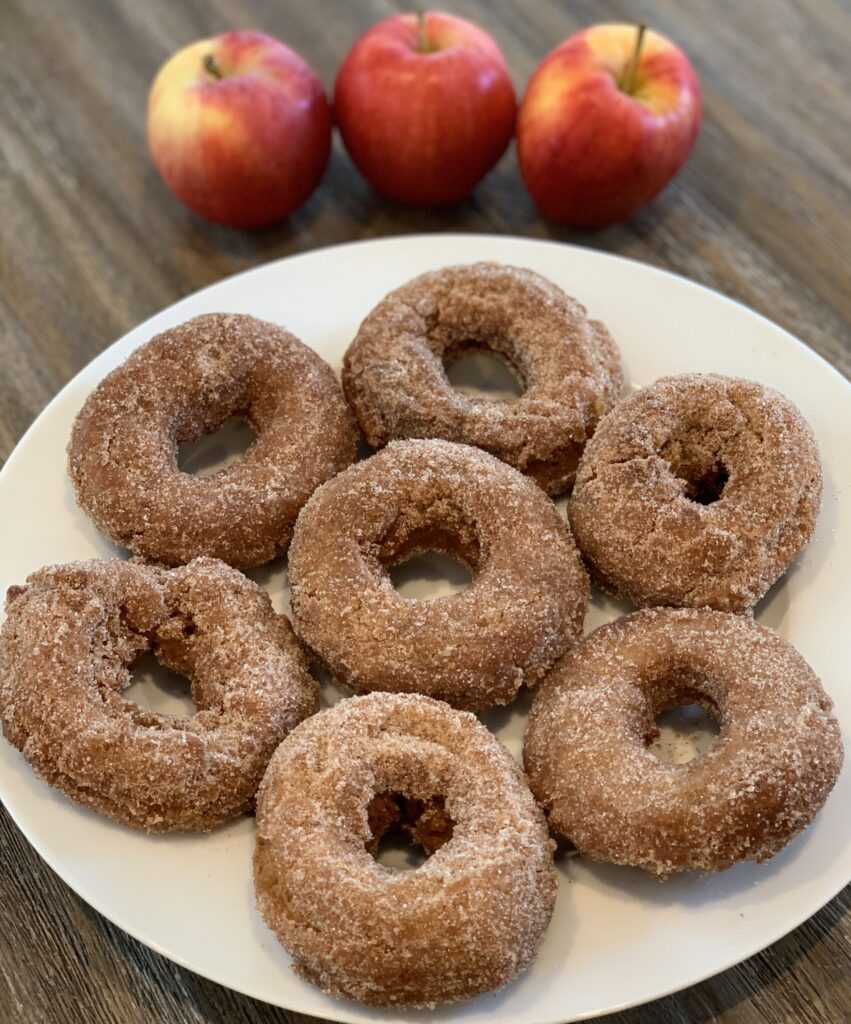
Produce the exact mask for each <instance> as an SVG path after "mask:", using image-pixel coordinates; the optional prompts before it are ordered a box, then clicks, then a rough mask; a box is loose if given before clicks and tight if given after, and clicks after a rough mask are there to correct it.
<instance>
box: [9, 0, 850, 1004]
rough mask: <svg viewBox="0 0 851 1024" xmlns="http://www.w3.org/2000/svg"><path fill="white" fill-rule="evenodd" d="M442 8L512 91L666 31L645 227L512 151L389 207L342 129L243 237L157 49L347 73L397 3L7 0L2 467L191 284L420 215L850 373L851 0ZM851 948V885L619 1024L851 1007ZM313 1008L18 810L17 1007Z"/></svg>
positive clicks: (13, 885) (12, 947)
mask: <svg viewBox="0 0 851 1024" xmlns="http://www.w3.org/2000/svg"><path fill="white" fill-rule="evenodd" d="M447 6H448V7H451V9H453V10H454V11H456V12H457V13H460V14H464V15H467V16H469V17H471V18H472V19H474V20H476V21H478V22H479V23H481V24H482V25H484V26H485V27H487V28H489V29H490V30H491V31H492V33H493V34H494V35H495V36H496V38H497V39H498V41H499V42H500V43H501V45H502V46H503V48H504V50H505V52H506V55H507V57H508V61H509V65H510V67H511V69H512V73H513V75H514V77H515V83H516V85H517V87H518V89H522V87H523V85H524V83H525V81H526V80H527V79H528V77H529V74H530V73H531V71H532V69H533V68H534V66H535V64H536V63H537V61H538V60H539V59H540V58H541V57H542V56H543V55H544V54H545V53H546V52H547V51H548V50H549V49H550V48H551V47H552V46H553V45H555V44H556V43H557V42H559V41H560V40H561V39H562V38H564V37H565V36H566V35H568V34H569V33H571V32H572V31H574V30H576V29H577V28H579V27H581V26H583V25H586V24H590V23H592V22H595V21H600V20H634V19H636V18H641V19H646V20H647V21H648V22H649V23H650V24H651V26H653V27H655V28H657V29H658V30H660V31H662V32H664V33H666V34H668V35H670V36H671V37H673V38H674V39H675V40H677V41H678V42H679V43H680V44H681V45H682V46H683V47H684V49H685V50H686V51H687V52H688V53H689V54H690V56H691V57H692V59H693V61H694V63H695V65H696V67H697V70H698V73H699V75H700V78H701V80H702V83H703V87H704V100H705V120H704V126H703V131H702V134H701V137H700V140H699V142H698V145H697V148H696V150H695V152H694V154H693V156H692V158H691V160H690V162H689V163H688V165H687V166H686V168H685V170H684V171H683V172H682V174H681V175H680V176H679V177H678V179H677V180H676V182H675V183H674V184H673V185H672V186H671V187H669V188H668V190H667V191H666V192H665V193H664V194H663V195H662V197H660V198H659V199H658V200H657V201H656V202H655V203H654V204H653V205H652V206H651V207H650V208H648V209H647V210H645V211H644V212H642V213H641V214H640V215H639V216H637V217H636V218H635V219H634V220H633V221H632V222H631V223H629V224H626V225H622V226H617V227H612V228H609V229H606V230H604V231H599V232H595V233H579V232H570V231H567V230H564V229H561V228H558V227H556V226H554V225H551V224H548V223H546V222H545V221H543V220H542V219H541V218H540V217H539V216H538V215H537V213H536V211H535V208H534V206H533V205H532V202H531V200H530V199H529V198H528V197H527V195H526V194H525V192H524V190H523V188H522V186H521V184H520V181H519V178H518V174H517V167H516V162H515V159H514V155H513V152H512V153H509V154H507V155H506V156H505V158H504V159H503V161H502V162H501V163H500V165H499V166H498V168H497V169H496V170H495V171H494V172H493V173H492V174H491V175H490V177H489V178H488V179H487V180H486V181H485V182H484V183H483V184H482V185H481V186H480V188H479V189H478V191H477V192H476V194H475V197H474V198H473V199H472V200H470V201H469V202H468V203H466V204H464V205H463V206H462V207H460V208H458V209H453V210H448V211H441V212H437V213H435V212H425V211H419V210H412V209H405V208H403V207H399V206H395V205H393V204H390V203H386V202H383V201H382V200H380V199H378V198H377V197H376V196H375V195H374V194H373V193H372V192H371V191H370V189H369V187H368V186H367V185H366V184H365V183H364V182H363V181H362V180H361V179H360V178H359V177H358V176H357V174H356V173H355V171H354V170H353V168H352V166H351V164H350V163H349V161H348V159H347V157H346V156H345V154H344V152H343V151H342V149H341V148H340V146H339V144H338V143H335V150H334V154H333V157H332V161H331V165H330V167H329V169H328V172H327V175H326V177H325V179H324V181H323V182H322V185H321V186H320V188H319V189H318V190H317V192H316V193H315V194H314V196H313V197H312V198H311V199H310V200H309V201H308V203H307V204H306V205H305V206H304V207H303V208H302V209H301V210H299V211H298V212H297V213H296V214H295V215H294V216H293V217H292V218H291V219H290V220H289V221H288V222H287V223H285V224H282V225H281V226H279V227H277V228H274V229H269V230H264V231H261V232H257V233H253V234H244V233H239V232H233V231H229V230H226V229H223V228H218V227H214V226H211V225H208V224H204V223H202V222H200V221H199V220H197V219H196V218H194V217H193V216H192V215H191V214H189V213H188V212H187V211H186V210H184V209H183V208H182V207H181V206H180V204H179V203H178V202H177V201H176V200H175V199H174V198H173V197H172V196H171V195H170V194H168V192H167V191H166V190H165V187H164V186H163V185H162V183H161V182H160V180H159V179H158V177H157V175H156V173H155V171H154V169H153V167H152V165H151V162H150V160H149V158H148V155H147V152H146V148H145V124H144V111H145V98H146V92H147V88H148V86H149V84H150V81H151V78H152V76H153V74H154V72H155V71H156V69H157V67H158V66H159V64H160V63H161V62H162V61H163V60H164V59H165V58H166V57H167V56H168V55H169V54H170V53H171V52H172V51H173V50H174V49H175V48H176V47H178V46H180V45H183V44H185V43H188V42H190V41H192V40H194V39H196V38H200V37H202V36H206V35H210V34H212V33H216V32H219V31H222V30H225V29H228V28H233V27H249V26H251V27H259V28H262V29H264V30H266V31H269V32H271V33H273V34H275V35H278V36H280V37H281V38H283V39H285V40H286V41H287V42H289V43H290V45H292V46H293V47H295V48H296V49H297V50H298V51H299V52H301V53H302V54H303V55H304V56H305V57H306V58H307V59H308V60H309V61H310V62H311V63H312V64H313V65H314V67H315V68H316V69H317V71H318V72H319V74H320V76H321V77H322V79H323V80H324V82H325V83H326V86H328V87H330V86H331V84H332V82H333V77H334V73H335V70H336V68H337V66H338V64H339V62H340V60H341V59H342V57H343V55H344V54H345V52H346V50H347V48H348V46H349V45H350V43H351V42H352V41H353V39H354V38H355V37H356V35H357V34H358V33H359V32H360V31H362V30H363V29H364V28H366V27H367V26H368V25H369V24H371V23H372V22H373V21H375V20H377V19H378V18H380V17H384V16H386V15H387V14H390V13H392V12H393V11H395V10H397V9H400V8H399V5H397V4H396V3H393V2H390V0H387V2H379V0H373V2H369V0H361V2H352V3H342V2H335V0H311V2H298V0H268V2H267V0H153V2H151V0H148V2H145V3H139V2H137V0H112V2H110V0H2V3H0V361H1V362H0V366H2V371H0V457H2V458H5V457H6V456H8V454H9V452H10V451H11V450H12V447H13V446H14V445H15V443H16V442H17V440H18V439H19V438H20V436H21V434H22V433H23V431H24V430H25V429H26V427H27V426H28V425H29V424H30V423H31V422H32V420H33V419H34V418H35V416H36V415H37V414H38V412H39V411H40V410H41V409H42V408H43V406H44V405H45V404H46V402H47V401H48V400H49V399H50V398H51V396H52V395H53V394H55V393H56V391H58V390H59V388H60V387H61V386H62V385H63V384H64V383H65V382H66V381H67V380H68V379H69V378H70V377H72V376H73V375H74V374H75V373H76V372H77V371H78V370H79V369H80V368H81V367H82V366H83V365H84V364H85V363H87V362H88V361H89V360H90V359H91V358H92V357H93V356H94V355H96V354H97V353H98V352H100V351H101V350H102V349H103V348H104V347H106V346H107V345H108V344H110V343H111V342H112V341H114V340H115V339H116V338H117V337H119V336H120V335H121V334H123V333H124V332H125V331H127V330H128V329H129V328H130V327H132V326H133V325H134V324H136V323H137V322H139V321H140V320H142V319H143V318H145V317H147V316H149V315H150V314H152V313H154V312H156V311H157V310H159V309H160V308H162V307H163V306H165V305H167V304H169V303H171V302H173V301H174V300H175V299H177V298H179V297H180V296H182V295H185V294H187V293H188V292H191V291H194V290H195V289H197V288H199V287H201V286H202V285H206V284H208V283H210V282H212V281H215V280H218V279H219V278H221V277H223V276H225V275H227V274H230V273H233V272H234V271H238V270H242V269H244V268H246V267H250V266H254V265H255V264H258V263H261V262H263V261H266V260H269V259H272V258H275V257H279V256H283V255H287V254H289V253H296V252H301V251H304V250H307V249H312V248H315V247H317V246H322V245H328V244H330V243H334V242H342V241H348V240H351V239H357V238H370V237H376V236H380V235H389V234H403V233H408V232H417V231H444V230H459V231H493V232H505V233H511V234H521V235H527V236H532V237H540V238H555V239H563V240H568V241H573V242H578V243H579V244H581V245H587V246H591V247H595V248H601V249H607V250H611V251H614V252H619V253H623V254H626V255H628V256H631V257H634V258H636V259H640V260H644V261H646V262H649V263H653V264H655V265H658V266H662V267H667V268H670V269H672V270H674V271H676V272H678V273H681V274H685V275H687V276H689V277H692V278H695V279H696V280H698V281H702V282H703V283H705V284H707V285H710V286H711V287H714V288H717V289H719V290H720V291H722V292H725V293H727V294H728V295H731V296H734V297H735V298H737V299H740V300H742V301H743V302H745V303H746V304H748V305H750V306H752V307H753V308H755V309H757V310H758V311H760V312H762V313H764V314H765V315H766V316H768V317H770V318H771V319H773V320H775V321H777V322H778V323H780V324H781V325H783V326H784V327H786V328H788V329H789V330H790V331H792V332H793V333H794V334H796V335H798V337H800V338H802V339H804V340H805V341H806V342H808V343H809V344H810V345H812V346H813V347H814V348H815V349H816V350H817V351H819V352H820V353H821V354H822V355H824V356H825V357H826V358H827V359H828V360H829V361H830V362H831V363H833V365H834V366H836V367H838V368H839V370H840V371H841V372H843V373H844V374H846V375H848V376H851V341H849V324H851V287H849V284H850V283H851V282H849V254H851V105H849V101H848V91H849V73H848V68H849V54H851V8H849V5H848V4H847V3H838V2H836V0H797V2H795V0H751V2H749V3H747V4H744V3H739V2H738V0H721V2H716V3H712V4H709V3H698V2H697V0H693V2H690V3H684V2H681V0H655V2H652V3H651V2H642V0H634V2H630V3H627V2H615V0H606V2H602V3H592V2H590V0H574V2H572V3H570V4H566V3H556V2H552V3H544V2H538V0H519V2H512V3H509V2H507V0H506V2H503V3H499V4H493V3H487V2H485V0H479V2H476V0H457V2H453V3H451V4H448V5H447ZM684 330H685V331H687V325H686V326H685V327H684ZM4 543H14V538H4ZM128 884H132V879H128ZM850 953H851V912H849V893H848V891H847V890H846V892H845V893H844V894H842V895H840V896H839V897H838V898H837V899H835V900H834V901H833V902H832V903H831V904H829V905H828V906H827V907H825V908H824V909H823V910H822V911H821V912H820V913H819V914H817V915H816V916H815V917H814V918H812V919H811V920H810V921H808V922H807V923H806V924H805V925H803V926H802V927H800V928H799V929H798V930H797V931H795V932H793V933H792V934H791V935H789V936H787V937H786V938H785V939H782V940H781V941H780V942H778V943H777V944H775V945H774V946H772V947H771V948H770V949H768V950H766V951H765V952H764V953H762V954H760V955H759V956H756V957H754V958H753V959H752V960H749V961H748V962H746V963H744V964H742V965H740V966H739V967H736V968H734V969H732V970H730V971H727V972H726V973H724V974H722V975H720V976H719V977H717V978H714V979H712V980H710V981H707V982H705V983H704V984H702V985H698V986H696V987H694V988H692V989H689V990H687V991H685V992H682V993H680V994H678V995H675V996H671V997H669V998H667V999H664V1000H662V1001H660V1002H658V1003H654V1004H651V1005H649V1006H647V1007H644V1008H639V1009H636V1010H633V1011H628V1012H624V1013H620V1014H617V1015H615V1016H614V1017H611V1018H607V1020H609V1021H610V1022H611V1024H615V1022H617V1024H650V1022H670V1024H682V1022H709V1021H724V1022H731V1024H769V1022H770V1024H778V1022H781V1021H783V1022H786V1021H789V1022H792V1021H795V1022H798V1021H804V1022H816V1021H817V1022H819V1024H839V1022H847V1021H848V1020H849V1017H851V985H849V980H848V976H849V966H851V955H849V954H850ZM659 955H660V956H664V955H665V951H664V950H661V949H660V950H659ZM305 1020H306V1018H303V1017H298V1016H297V1015H294V1014H290V1013H287V1012H285V1011H282V1010H277V1009H274V1008H271V1007H268V1006H266V1005H264V1004H262V1003H257V1002H254V1001H253V1000H250V999H247V998H244V997H242V996H238V995H235V994H233V993H231V992H228V991H227V990H225V989H223V988H220V987H219V986H217V985H215V984H212V983H210V982H207V981H204V980H203V979H201V978H199V977H197V976H195V975H193V974H191V973H190V972H188V971H185V970H182V969H181V968H179V967H177V966H175V965H174V964H172V963H170V962H169V961H167V960H165V959H163V958H162V957H159V956H158V955H157V954H155V953H153V952H151V951H150V950H148V949H147V948H145V947H144V946H142V945H140V944H139V943H137V942H135V941H134V940H133V939H130V938H129V937H128V936H126V935H124V934H123V933H122V932H120V931H119V930H118V929H116V928H114V927H113V926H112V925H110V924H109V923H107V922H106V921H105V920H104V919H103V918H101V917H100V916H99V915H98V914H97V913H95V912H94V911H93V910H91V909H90V908H89V907H87V906H86V905H85V904H84V903H83V902H82V901H81V900H79V899H78V898H77V897H76V896H75V895H74V894H73V893H72V892H71V891H70V890H69V889H68V888H66V887H65V886H64V885H63V883H62V882H60V881H59V879H58V878H57V877H56V876H55V875H53V874H52V872H50V871H49V870H48V869H47V868H46V867H45V866H44V865H43V864H42V863H41V862H40V860H39V858H38V857H37V856H36V855H35V854H34V853H33V852H32V850H30V849H29V847H28V846H27V844H26V842H25V841H24V839H23V838H22V836H21V835H20V833H19V832H18V830H17V829H16V828H15V826H14V825H12V823H11V822H10V821H9V819H8V817H7V816H6V815H5V812H4V813H3V816H2V819H0V1022H4V1024H5V1022H6V1021H10V1022H12V1021H14V1022H16V1024H53V1022H55V1024H60V1022H61V1024H77V1022H80V1024H82V1022H85V1024H99V1022H116V1021H121V1022H128V1024H137V1022H138V1024H142V1022H145V1024H160V1022H168V1024H189V1022H192V1024H196V1022H210V1024H224V1022H228V1024H236V1022H248V1021H258V1022H270V1024H271V1022H276V1024H280V1022H283V1021H288V1022H293V1021H299V1022H301V1021H305Z"/></svg>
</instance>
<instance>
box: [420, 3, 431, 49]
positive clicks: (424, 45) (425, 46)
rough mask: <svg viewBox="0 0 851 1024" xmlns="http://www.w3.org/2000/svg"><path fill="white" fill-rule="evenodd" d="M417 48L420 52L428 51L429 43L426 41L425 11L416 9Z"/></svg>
mask: <svg viewBox="0 0 851 1024" xmlns="http://www.w3.org/2000/svg"><path fill="white" fill-rule="evenodd" d="M417 49H418V50H419V51H420V53H428V51H429V50H430V49H431V44H430V43H429V41H428V25H427V24H426V16H425V11H422V10H418V11H417Z"/></svg>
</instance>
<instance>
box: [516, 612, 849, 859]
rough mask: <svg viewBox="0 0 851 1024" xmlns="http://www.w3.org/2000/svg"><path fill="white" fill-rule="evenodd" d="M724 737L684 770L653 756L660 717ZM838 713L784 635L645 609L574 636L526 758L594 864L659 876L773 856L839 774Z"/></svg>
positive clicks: (537, 784)
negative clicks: (698, 723)
mask: <svg viewBox="0 0 851 1024" xmlns="http://www.w3.org/2000/svg"><path fill="white" fill-rule="evenodd" d="M694 703H698V704H701V705H702V706H703V707H704V708H705V709H706V710H707V711H708V712H710V713H711V714H713V715H714V716H716V717H717V719H718V721H719V724H720V727H721V730H720V733H719V735H718V736H717V738H716V739H715V742H714V744H713V746H712V747H711V748H710V749H709V750H708V751H707V752H706V753H704V754H702V755H701V756H699V757H697V758H695V759H694V760H692V761H689V762H688V763H687V764H679V765H673V764H663V763H662V762H661V761H659V760H658V759H657V758H656V757H655V755H654V754H653V753H652V752H651V751H650V750H648V743H649V741H650V740H651V739H652V738H653V737H654V735H655V734H656V732H657V730H656V727H655V724H654V720H655V718H656V717H657V715H659V714H660V713H662V712H664V711H666V710H669V709H670V708H673V707H677V706H678V705H681V704H694ZM842 759H843V751H842V739H841V736H840V731H839V725H838V723H837V720H836V717H835V716H834V714H833V705H832V704H831V701H830V698H829V697H828V696H827V694H826V693H825V692H824V690H823V689H822V687H821V684H820V683H819V680H818V678H817V677H816V675H815V674H814V672H813V670H812V669H811V668H810V667H809V665H808V664H807V663H806V662H805V661H804V659H803V658H802V657H801V656H800V654H798V652H797V651H796V650H795V649H794V648H793V647H791V646H790V645H789V644H788V643H787V642H786V641H785V640H783V639H782V638H781V637H779V636H778V635H777V634H776V633H772V632H771V630H769V629H766V628H765V627H764V626H760V625H758V624H757V623H756V622H754V620H753V619H751V618H750V617H748V616H741V615H731V614H728V613H725V612H717V611H713V610H711V609H706V608H704V609H691V608H676V609H672V608H653V609H644V610H643V611H640V612H634V613H633V614H632V615H628V616H626V617H624V618H621V619H617V620H616V621H615V622H612V623H609V624H608V625H606V626H601V627H600V628H599V629H596V630H594V632H593V633H591V634H589V635H588V636H586V637H585V638H584V639H583V640H581V641H580V642H579V643H578V644H577V645H576V646H575V647H574V648H573V649H572V650H571V651H569V652H568V654H567V655H566V656H565V657H564V658H563V659H562V661H561V662H560V663H559V665H558V666H557V667H556V668H555V669H554V670H553V671H552V672H551V673H550V675H549V676H548V678H547V680H546V682H545V683H544V684H543V686H542V687H541V689H540V690H539V692H538V693H537V694H536V696H535V701H534V703H533V705H532V711H531V714H530V715H529V721H528V724H527V728H526V739H525V745H524V760H525V765H526V771H527V772H528V775H529V783H530V785H531V787H532V792H533V793H534V794H535V797H536V798H537V800H538V802H539V803H540V804H541V806H542V807H543V808H544V810H545V811H546V812H547V814H548V816H549V822H550V826H551V827H552V828H553V829H554V830H555V831H557V832H559V833H561V834H562V835H563V836H566V837H567V838H568V839H569V840H570V841H571V842H572V843H574V844H575V845H576V847H577V849H578V850H579V852H580V853H582V854H584V855H585V856H586V857H590V858H591V859H593V860H602V861H611V862H613V863H615V864H630V865H633V866H635V867H639V868H643V869H644V870H645V871H649V872H652V873H655V874H658V875H667V874H669V873H671V872H672V871H684V870H687V869H700V870H704V871H720V870H722V869H724V868H728V867H730V866H731V865H732V864H735V863H737V862H739V861H745V860H753V861H764V860H767V859H768V858H769V857H772V856H774V854H776V853H777V852H778V851H779V850H780V849H781V848H782V847H784V846H785V845H786V844H787V843H788V842H789V841H790V840H791V839H792V838H794V836H796V835H797V834H798V833H799V832H800V831H801V830H802V829H804V828H806V827H807V825H809V824H810V822H811V821H812V820H813V818H814V817H815V815H816V813H817V812H818V811H819V809H820V808H821V807H822V805H823V804H824V802H825V800H826V799H827V797H828V795H829V793H830V791H831V789H832V788H833V786H834V783H835V782H836V779H837V777H838V775H839V770H840V768H841V767H842Z"/></svg>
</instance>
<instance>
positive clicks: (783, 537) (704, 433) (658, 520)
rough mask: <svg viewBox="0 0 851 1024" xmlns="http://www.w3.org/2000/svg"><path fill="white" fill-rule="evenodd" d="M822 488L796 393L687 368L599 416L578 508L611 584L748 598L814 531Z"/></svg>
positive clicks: (588, 551)
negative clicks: (790, 395)
mask: <svg viewBox="0 0 851 1024" xmlns="http://www.w3.org/2000/svg"><path fill="white" fill-rule="evenodd" d="M821 493H822V474H821V464H820V461H819V453H818V447H817V445H816V440H815V437H814V435H813V432H812V429H811V428H810V426H809V424H808V423H807V422H806V420H805V419H804V417H803V416H802V415H801V413H800V411H799V410H798V409H797V407H796V406H795V405H793V403H792V402H790V401H789V400H788V399H787V398H784V397H783V396H782V395H780V394H779V393H778V392H776V391H772V390H771V389H770V388H766V387H763V386H762V385H760V384H757V383H755V382H754V381H748V380H742V379H739V378H734V377H723V376H720V375H717V374H684V375H682V376H677V377H664V378H662V379H661V380H659V381H657V382H656V383H655V384H652V385H650V386H649V387H647V388H644V389H642V390H641V391H639V392H637V393H636V394H634V395H632V396H631V397H630V398H628V399H627V400H626V401H624V402H622V403H621V404H620V405H618V406H616V407H615V409H613V410H612V412H611V413H609V415H608V416H606V417H605V419H604V420H603V421H602V422H601V423H600V425H599V427H598V429H597V432H596V434H595V436H594V438H593V439H592V440H591V442H590V443H589V444H588V446H587V448H586V450H585V453H584V455H583V457H582V461H581V463H580V466H579V470H578V473H577V477H576V484H575V487H574V490H573V494H572V496H571V500H570V503H569V505H568V517H569V520H570V525H571V527H572V529H573V534H574V536H575V538H576V542H577V544H578V545H579V548H580V550H581V552H582V554H583V556H584V558H585V561H586V563H587V565H588V566H589V568H590V570H591V574H592V578H594V579H595V581H596V582H598V583H599V584H600V586H601V587H602V588H603V589H604V590H606V591H608V592H610V593H612V594H614V595H615V596H617V597H621V598H625V599H626V600H628V601H630V602H632V603H633V604H635V605H638V606H645V605H673V606H690V607H701V606H709V607H713V608H717V609H719V610H721V611H735V612H742V611H747V610H748V609H750V608H751V607H752V606H753V605H754V604H755V603H756V602H757V601H758V600H759V599H760V598H761V597H762V596H763V595H764V594H765V592H766V591H767V590H768V588H769V587H770V586H771V585H772V583H774V582H775V580H777V579H778V577H779V576H781V575H782V573H783V572H784V571H785V570H786V569H787V567H788V566H789V563H790V562H791V561H792V560H793V559H794V558H795V556H796V555H797V554H799V553H800V551H802V550H803V548H804V547H805V546H806V545H807V543H808V542H809V540H810V538H811V536H812V534H813V530H814V529H815V523H816V518H817V516H818V511H819V506H820V503H821Z"/></svg>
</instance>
